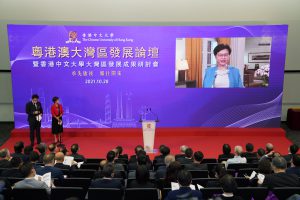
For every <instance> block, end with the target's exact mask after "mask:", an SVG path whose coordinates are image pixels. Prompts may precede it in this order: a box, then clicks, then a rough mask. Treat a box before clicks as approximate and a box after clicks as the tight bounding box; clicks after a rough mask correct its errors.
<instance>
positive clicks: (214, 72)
mask: <svg viewBox="0 0 300 200" xmlns="http://www.w3.org/2000/svg"><path fill="white" fill-rule="evenodd" d="M230 54H231V48H230V46H229V45H227V44H219V45H218V46H216V47H215V48H214V55H215V57H216V61H217V65H216V66H213V67H210V68H207V69H206V71H205V76H204V80H203V87H204V88H241V87H244V86H243V83H242V80H241V75H240V71H239V69H238V68H236V67H233V66H230V65H228V63H229V59H230Z"/></svg>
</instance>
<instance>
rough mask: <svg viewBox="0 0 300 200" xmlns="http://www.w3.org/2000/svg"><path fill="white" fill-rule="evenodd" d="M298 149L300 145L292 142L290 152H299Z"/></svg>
mask: <svg viewBox="0 0 300 200" xmlns="http://www.w3.org/2000/svg"><path fill="white" fill-rule="evenodd" d="M298 150H299V147H298V145H296V144H292V145H291V146H290V152H291V154H293V155H294V154H296V153H297V152H298Z"/></svg>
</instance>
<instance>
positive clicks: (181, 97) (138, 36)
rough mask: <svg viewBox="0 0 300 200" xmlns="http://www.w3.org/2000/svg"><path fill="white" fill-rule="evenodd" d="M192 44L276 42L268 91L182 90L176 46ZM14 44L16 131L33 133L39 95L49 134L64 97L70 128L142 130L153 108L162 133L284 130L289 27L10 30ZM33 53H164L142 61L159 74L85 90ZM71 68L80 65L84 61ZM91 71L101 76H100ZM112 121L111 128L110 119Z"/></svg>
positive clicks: (129, 74) (134, 71) (145, 71)
mask: <svg viewBox="0 0 300 200" xmlns="http://www.w3.org/2000/svg"><path fill="white" fill-rule="evenodd" d="M69 31H76V32H77V33H78V39H79V40H81V35H82V34H83V33H87V32H107V33H114V37H121V38H133V40H134V42H132V43H122V42H119V43H116V42H81V43H80V44H66V40H68V33H69ZM189 37H202V38H203V37H210V38H211V37H272V49H271V62H270V68H271V71H270V84H269V87H266V88H243V89H237V88H236V89H235V88H232V89H207V88H194V89H183V88H175V84H174V83H175V77H174V70H175V48H176V46H175V45H176V43H175V41H176V38H189ZM8 39H9V46H10V57H11V65H12V81H13V96H14V112H15V127H16V128H22V127H26V126H28V124H27V121H26V114H25V113H24V112H25V104H26V102H28V101H29V100H30V97H31V94H32V93H38V94H39V95H40V97H41V99H40V100H41V102H42V105H43V107H44V110H45V113H44V118H43V123H42V126H43V127H50V124H51V116H50V114H49V112H50V106H51V103H52V102H51V99H52V97H53V96H59V97H60V98H61V101H62V103H63V106H64V109H65V111H66V113H65V116H64V126H65V127H75V128H83V127H87V128H95V127H96V128H105V127H107V128H109V127H137V126H139V123H138V120H139V119H140V117H144V115H145V114H146V113H147V111H146V108H147V107H151V108H152V110H153V112H155V113H156V114H157V115H158V117H159V119H160V123H159V124H158V126H160V127H194V126H201V127H260V126H264V127H265V126H267V127H278V126H279V124H280V116H281V101H282V90H283V72H284V64H285V50H286V39H287V26H286V25H266V26H195V27H194V26H181V27H179V26H176V27H172V26H170V27H167V26H166V27H151V26H150V27H134V26H127V27H126V26H48V25H8ZM33 46H43V47H45V46H56V47H57V46H70V47H74V46H79V47H84V46H106V47H110V46H118V47H120V48H122V47H125V46H132V47H141V46H144V47H145V48H148V47H158V48H159V57H158V58H157V59H150V58H146V59H143V60H144V61H158V62H159V66H158V67H157V68H154V67H150V68H121V69H120V70H121V72H122V75H121V76H119V77H117V76H116V77H109V84H85V82H84V78H82V77H81V78H79V77H72V75H71V72H72V71H73V70H74V69H71V68H62V67H61V68H56V67H55V68H41V67H40V68H33V67H32V62H33V61H34V60H46V61H48V60H54V61H57V60H62V59H48V58H41V59H37V58H34V57H33V56H32V47H33ZM68 60H74V61H76V62H77V61H79V60H83V59H80V58H74V59H68ZM84 60H85V61H87V60H88V59H84ZM90 60H91V61H94V60H97V59H96V58H95V59H90ZM98 60H99V59H98ZM104 60H105V59H104ZM106 60H107V61H109V60H120V61H125V60H126V59H122V58H121V59H106ZM89 70H92V71H94V74H98V73H99V71H100V70H101V69H99V68H92V69H89ZM120 102H121V103H120ZM108 105H110V106H108ZM108 107H109V108H110V109H108ZM120 107H121V108H120ZM108 110H110V111H109V112H108ZM108 113H110V115H111V117H110V119H111V120H106V118H105V115H108ZM121 113H122V114H121Z"/></svg>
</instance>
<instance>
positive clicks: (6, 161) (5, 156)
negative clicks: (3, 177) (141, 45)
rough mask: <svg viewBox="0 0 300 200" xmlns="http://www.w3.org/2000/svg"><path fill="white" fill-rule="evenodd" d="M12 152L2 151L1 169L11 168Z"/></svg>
mask: <svg viewBox="0 0 300 200" xmlns="http://www.w3.org/2000/svg"><path fill="white" fill-rule="evenodd" d="M10 159H11V157H10V152H9V150H8V149H1V150H0V168H11V163H10Z"/></svg>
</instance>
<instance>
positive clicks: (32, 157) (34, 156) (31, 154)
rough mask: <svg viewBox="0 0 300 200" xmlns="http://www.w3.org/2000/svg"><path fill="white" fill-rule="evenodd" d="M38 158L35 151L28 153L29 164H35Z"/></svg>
mask: <svg viewBox="0 0 300 200" xmlns="http://www.w3.org/2000/svg"><path fill="white" fill-rule="evenodd" d="M39 158H40V156H39V154H38V152H36V151H32V152H30V154H29V160H30V161H31V162H37V161H38V160H39Z"/></svg>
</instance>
